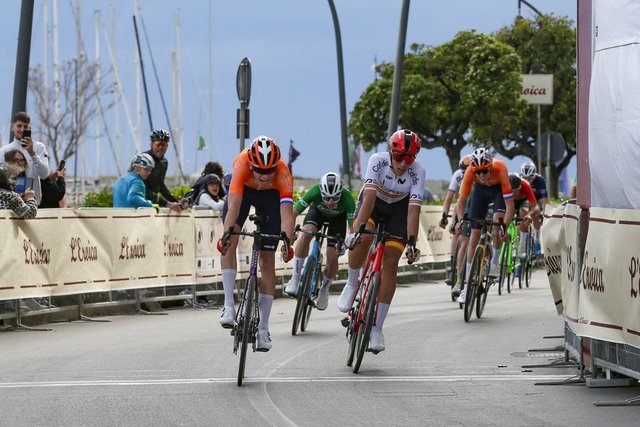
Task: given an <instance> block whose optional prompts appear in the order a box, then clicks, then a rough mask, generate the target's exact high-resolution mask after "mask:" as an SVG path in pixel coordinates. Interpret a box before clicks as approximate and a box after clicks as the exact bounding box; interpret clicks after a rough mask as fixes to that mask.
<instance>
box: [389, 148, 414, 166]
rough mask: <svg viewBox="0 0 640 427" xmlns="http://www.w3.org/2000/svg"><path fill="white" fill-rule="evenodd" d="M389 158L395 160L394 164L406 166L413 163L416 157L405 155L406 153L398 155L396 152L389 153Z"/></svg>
mask: <svg viewBox="0 0 640 427" xmlns="http://www.w3.org/2000/svg"><path fill="white" fill-rule="evenodd" d="M391 158H392V159H393V160H395V161H396V162H399V163H401V162H403V161H404V162H407V164H409V165H410V164H411V163H413V162H415V161H416V155H415V154H406V153H398V152H396V151H392V152H391Z"/></svg>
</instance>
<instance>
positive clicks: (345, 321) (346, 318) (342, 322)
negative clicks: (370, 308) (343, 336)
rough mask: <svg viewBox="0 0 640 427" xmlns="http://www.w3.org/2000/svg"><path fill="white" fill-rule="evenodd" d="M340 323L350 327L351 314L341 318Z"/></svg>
mask: <svg viewBox="0 0 640 427" xmlns="http://www.w3.org/2000/svg"><path fill="white" fill-rule="evenodd" d="M340 324H342V326H343V327H345V328H348V327H349V316H346V317H343V318H342V319H340Z"/></svg>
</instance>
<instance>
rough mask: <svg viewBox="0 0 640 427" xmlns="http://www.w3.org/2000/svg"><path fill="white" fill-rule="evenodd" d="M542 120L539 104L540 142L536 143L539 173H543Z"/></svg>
mask: <svg viewBox="0 0 640 427" xmlns="http://www.w3.org/2000/svg"><path fill="white" fill-rule="evenodd" d="M541 121H542V120H541V118H540V104H538V141H537V142H536V148H537V149H538V172H540V173H542V141H541V140H540V138H542V124H541Z"/></svg>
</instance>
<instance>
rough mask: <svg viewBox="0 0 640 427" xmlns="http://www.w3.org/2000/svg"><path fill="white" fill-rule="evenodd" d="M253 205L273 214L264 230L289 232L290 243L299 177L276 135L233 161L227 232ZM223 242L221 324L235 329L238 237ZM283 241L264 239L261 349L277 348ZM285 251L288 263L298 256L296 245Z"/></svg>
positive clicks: (224, 213) (261, 139)
mask: <svg viewBox="0 0 640 427" xmlns="http://www.w3.org/2000/svg"><path fill="white" fill-rule="evenodd" d="M251 206H253V207H254V208H255V210H256V213H258V214H262V215H266V216H267V217H268V223H267V225H266V226H265V227H263V228H262V232H263V233H265V234H272V235H276V234H280V232H281V231H284V232H285V233H286V235H287V238H288V239H289V241H290V239H291V237H292V236H293V222H294V220H293V177H292V176H291V172H290V171H289V168H288V167H287V164H286V163H285V162H284V160H282V158H281V156H280V148H278V146H277V145H276V143H275V142H274V141H273V140H272V139H271V138H269V137H267V136H262V135H261V136H259V137H257V138H256V139H254V140H253V143H252V144H251V147H249V148H248V149H247V150H245V151H243V152H242V153H240V154H239V155H238V156H237V157H236V158H235V160H234V161H233V176H232V178H231V184H230V186H229V194H228V195H227V200H226V201H225V204H224V208H223V211H222V218H223V221H224V230H225V232H226V231H227V230H229V228H230V227H234V229H235V230H236V231H239V230H241V229H242V225H243V224H244V222H245V220H246V219H247V216H248V215H249V209H250V208H251ZM221 241H222V239H221V240H219V241H218V249H219V250H220V252H221V253H222V256H221V257H220V266H221V268H222V285H223V287H224V309H223V311H222V315H221V316H220V325H222V327H223V328H231V327H233V322H234V319H235V308H234V300H233V293H234V289H235V283H236V273H237V260H236V248H237V245H238V236H232V237H231V238H230V239H228V243H227V246H225V247H222V244H221ZM277 245H278V241H277V240H274V239H262V243H261V248H260V260H259V266H260V273H261V279H260V289H259V290H260V293H259V296H258V301H259V304H260V324H259V325H258V334H257V345H256V350H258V351H269V350H271V337H270V335H269V315H270V314H271V305H272V304H273V295H274V294H275V289H276V273H275V251H276V247H277ZM286 246H289V245H286ZM284 249H285V245H283V246H282V247H281V251H282V259H283V260H284V261H285V262H287V261H289V259H291V258H292V257H293V249H292V248H291V247H289V251H288V252H287V253H285V252H284Z"/></svg>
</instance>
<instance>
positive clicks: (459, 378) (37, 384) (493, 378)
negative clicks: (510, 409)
mask: <svg viewBox="0 0 640 427" xmlns="http://www.w3.org/2000/svg"><path fill="white" fill-rule="evenodd" d="M571 378H575V377H574V376H567V375H443V376H438V375H432V376H431V375H428V376H424V375H419V376H388V377H382V376H380V377H379V376H375V377H370V376H363V375H357V376H356V375H353V376H345V377H266V378H245V379H244V380H243V384H244V383H254V384H255V383H257V384H262V383H312V382H322V383H360V382H463V381H467V382H468V381H475V382H478V381H479V382H507V381H564V380H568V379H571ZM236 382H237V378H176V379H158V380H96V381H34V382H0V388H41V387H42V388H44V387H94V386H112V387H123V386H153V385H185V384H227V383H236Z"/></svg>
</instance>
